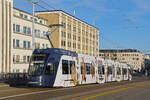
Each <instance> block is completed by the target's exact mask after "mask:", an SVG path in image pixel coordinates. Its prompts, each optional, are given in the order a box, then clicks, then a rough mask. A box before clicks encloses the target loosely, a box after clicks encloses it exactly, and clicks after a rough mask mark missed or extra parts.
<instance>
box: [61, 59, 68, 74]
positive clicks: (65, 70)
mask: <svg viewBox="0 0 150 100" xmlns="http://www.w3.org/2000/svg"><path fill="white" fill-rule="evenodd" d="M62 74H69V65H68V61H67V60H62Z"/></svg>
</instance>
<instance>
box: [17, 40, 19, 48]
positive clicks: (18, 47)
mask: <svg viewBox="0 0 150 100" xmlns="http://www.w3.org/2000/svg"><path fill="white" fill-rule="evenodd" d="M19 47H20V46H19V40H16V48H19Z"/></svg>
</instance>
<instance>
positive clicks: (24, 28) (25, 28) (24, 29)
mask: <svg viewBox="0 0 150 100" xmlns="http://www.w3.org/2000/svg"><path fill="white" fill-rule="evenodd" d="M23 33H24V34H26V33H27V27H26V26H24V27H23Z"/></svg>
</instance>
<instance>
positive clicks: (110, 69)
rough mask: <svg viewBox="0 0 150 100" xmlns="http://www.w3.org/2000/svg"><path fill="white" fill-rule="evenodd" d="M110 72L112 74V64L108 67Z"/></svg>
mask: <svg viewBox="0 0 150 100" xmlns="http://www.w3.org/2000/svg"><path fill="white" fill-rule="evenodd" d="M108 74H112V68H111V67H110V66H109V67H108Z"/></svg>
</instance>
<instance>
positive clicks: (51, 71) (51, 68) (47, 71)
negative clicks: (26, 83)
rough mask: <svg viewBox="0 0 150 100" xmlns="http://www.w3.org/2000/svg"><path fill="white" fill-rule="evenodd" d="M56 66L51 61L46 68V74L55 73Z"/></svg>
mask: <svg viewBox="0 0 150 100" xmlns="http://www.w3.org/2000/svg"><path fill="white" fill-rule="evenodd" d="M54 66H55V65H54V64H52V63H49V64H48V65H47V66H46V68H45V74H46V75H54V72H55V70H54Z"/></svg>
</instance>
